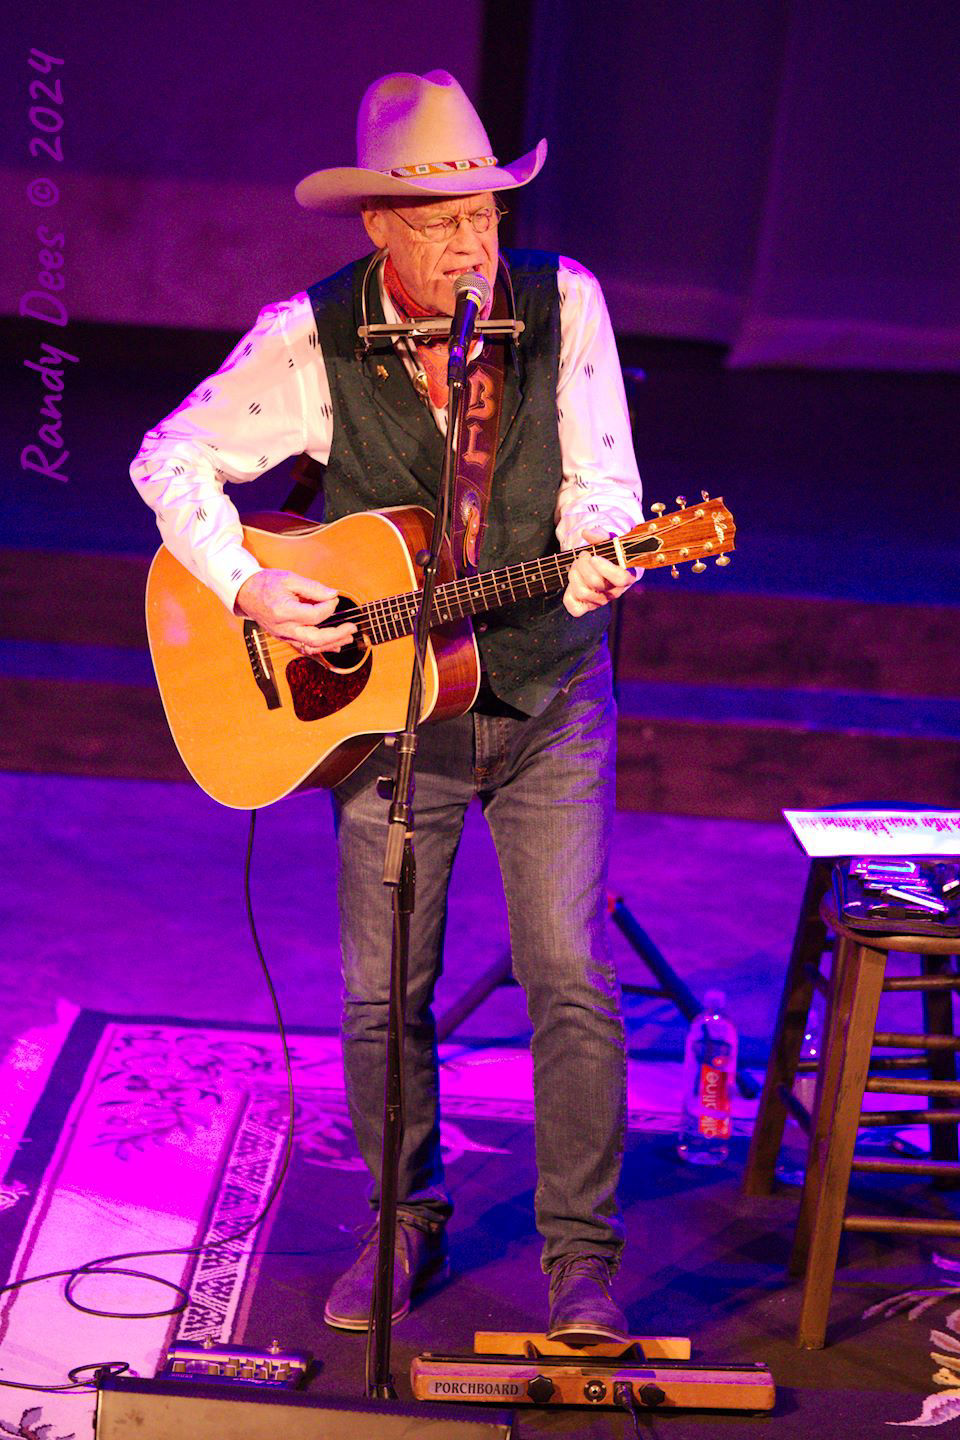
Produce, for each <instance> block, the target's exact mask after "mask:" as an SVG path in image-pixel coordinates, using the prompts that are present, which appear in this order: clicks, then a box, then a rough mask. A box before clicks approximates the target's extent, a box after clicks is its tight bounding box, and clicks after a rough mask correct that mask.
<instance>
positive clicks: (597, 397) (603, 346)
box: [555, 256, 643, 550]
mask: <svg viewBox="0 0 960 1440" xmlns="http://www.w3.org/2000/svg"><path fill="white" fill-rule="evenodd" d="M557 284H558V285H559V287H560V375H559V379H558V382H557V412H558V424H559V431H560V451H561V455H562V459H563V480H562V482H561V484H560V488H559V490H558V492H557V505H556V512H555V519H556V523H557V539H558V540H559V542H560V546H561V548H562V549H564V550H566V549H570V548H572V547H573V546H575V545H576V544H578V543H579V541H580V538H581V532H582V531H583V530H584V529H587V530H589V529H590V528H591V527H592V526H593V525H594V524H599V526H600V528H601V529H604V528H610V529H613V530H615V531H616V532H617V534H622V533H623V532H624V531H626V530H629V529H631V528H632V526H634V525H638V524H639V523H640V521H641V520H642V519H643V510H642V507H641V495H642V491H641V486H640V476H639V473H638V471H637V460H636V455H635V454H634V449H633V437H632V435H631V433H630V417H629V415H628V413H627V400H626V395H625V394H624V389H623V375H622V373H621V370H620V359H619V356H618V355H617V346H616V341H615V340H614V337H613V327H612V326H611V324H610V316H609V314H608V312H607V306H606V302H605V300H604V298H603V292H602V291H601V289H600V285H599V282H598V281H597V279H596V277H595V276H593V275H591V273H590V271H589V270H586V269H584V267H583V266H582V265H578V264H577V262H576V261H575V260H569V259H567V258H566V256H561V257H560V268H559V270H558V272H557Z"/></svg>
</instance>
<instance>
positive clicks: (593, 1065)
mask: <svg viewBox="0 0 960 1440" xmlns="http://www.w3.org/2000/svg"><path fill="white" fill-rule="evenodd" d="M615 728H616V709H615V706H614V702H613V696H612V691H611V677H610V660H609V656H608V653H607V649H606V646H605V645H604V646H603V647H601V649H600V650H598V651H595V652H593V654H591V655H589V656H588V657H587V658H586V659H585V660H584V661H583V662H582V663H581V665H580V666H579V667H578V669H577V670H576V671H575V672H574V673H573V675H572V677H571V678H570V680H569V681H568V682H567V684H566V685H565V687H564V688H563V689H561V690H560V692H559V693H558V694H557V695H556V696H555V697H554V699H553V700H552V701H551V702H550V704H549V705H548V706H547V708H546V709H545V710H544V711H543V713H542V714H541V715H539V716H535V717H533V718H531V719H513V718H506V717H501V716H485V715H476V714H473V713H471V714H468V715H464V716H462V717H460V718H459V719H457V720H450V721H444V722H441V723H440V724H437V725H426V726H424V727H423V728H422V729H421V731H420V735H419V748H418V751H417V764H416V796H415V850H416V871H417V892H416V908H415V910H414V913H413V915H412V917H411V939H410V969H409V979H408V990H407V1020H406V1035H405V1048H404V1065H405V1093H406V1127H405V1133H404V1141H403V1149H402V1154H401V1162H400V1180H399V1192H398V1193H399V1198H400V1204H401V1206H402V1208H403V1210H404V1211H406V1212H408V1213H410V1215H411V1218H419V1219H420V1220H421V1222H422V1223H431V1224H433V1223H436V1222H442V1221H444V1220H446V1219H447V1217H448V1216H449V1215H450V1212H451V1208H452V1207H451V1203H450V1197H449V1194H448V1192H447V1190H446V1188H445V1185H444V1176H443V1165H442V1161H441V1157H440V1131H439V1121H438V1106H437V1092H438V1075H437V1048H436V1028H435V1024H434V1019H433V1015H432V1012H431V1008H430V1007H431V1002H432V999H433V992H434V985H435V982H436V979H437V976H438V975H439V973H440V967H441V961H442V951H443V934H444V928H445V922H446V904H447V886H448V882H449V878H450V871H451V867H452V865H453V860H454V856H455V854H456V851H457V846H458V844H459V841H460V835H461V831H462V828H463V818H464V814H465V812H466V809H467V806H468V805H469V803H470V801H471V799H472V798H473V796H474V795H479V797H480V800H481V803H482V806H483V811H484V814H485V816H486V819H487V822H488V824H489V826H490V831H491V834H492V836H493V840H494V843H495V845H496V849H497V856H498V859H499V863H500V871H501V875H502V877H503V885H504V891H505V894H506V901H507V912H508V916H509V922H510V942H511V949H512V955H513V971H514V975H515V976H516V978H517V980H518V981H519V983H520V984H521V985H522V986H523V988H524V990H525V992H526V999H527V1009H528V1013H529V1016H530V1020H531V1022H532V1025H533V1040H532V1050H533V1069H534V1096H535V1109H536V1132H535V1138H536V1155H537V1170H538V1177H539V1178H538V1184H537V1190H536V1201H535V1211H536V1223H537V1228H538V1229H539V1231H540V1233H541V1235H542V1236H543V1240H544V1249H543V1261H542V1263H543V1267H544V1269H545V1270H546V1269H549V1267H550V1265H551V1264H552V1263H553V1262H554V1261H555V1260H557V1259H558V1258H559V1256H561V1255H564V1254H568V1253H569V1252H570V1251H591V1252H593V1253H595V1254H598V1255H601V1256H603V1257H604V1258H605V1259H607V1260H608V1261H610V1262H611V1264H612V1266H613V1268H614V1269H616V1267H617V1264H618V1262H619V1257H620V1252H621V1250H622V1247H623V1223H622V1219H621V1215H620V1210H619V1207H618V1203H617V1184H618V1180H619V1174H620V1163H621V1159H622V1155H623V1138H624V1128H625V1121H626V1062H625V1047H624V1036H623V1021H622V1019H621V1015H620V992H619V985H618V982H617V978H616V975H615V973H614V969H613V963H612V959H611V954H610V945H609V936H608V932H607V918H606V891H607V862H608V853H609V848H610V833H611V821H612V815H613V803H614V797H613V790H614V748H615ZM392 770H393V759H392V752H387V754H386V755H385V754H384V753H383V750H382V748H381V749H378V751H377V752H375V754H374V755H372V756H371V757H370V758H369V759H368V760H367V761H366V762H365V763H364V764H363V765H362V766H361V767H360V768H359V769H358V770H357V771H355V772H354V774H353V775H351V776H350V778H349V779H348V780H346V781H344V783H343V784H342V785H340V786H338V787H337V789H336V790H335V792H334V813H335V818H336V824H337V833H338V837H339V857H340V858H339V876H338V896H339V908H340V927H341V944H342V949H343V978H344V1005H343V1027H342V1028H343V1055H344V1069H345V1074H346V1086H347V1099H348V1103H349V1106H350V1113H351V1117H352V1120H353V1126H354V1131H355V1134H356V1139H357V1144H358V1146H359V1149H360V1153H361V1154H362V1156H363V1158H364V1160H365V1161H366V1164H367V1166H368V1168H369V1169H370V1172H371V1174H372V1175H373V1176H374V1177H378V1176H379V1172H380V1143H381V1132H382V1122H383V1103H384V1065H385V1036H386V1026H387V1007H388V1002H389V983H388V977H389V967H390V936H391V898H390V895H389V893H388V891H387V890H386V888H385V887H384V885H383V884H382V881H381V873H382V868H383V853H384V843H385V831H386V816H387V808H388V806H387V802H386V801H384V800H382V799H380V798H379V797H378V795H377V793H376V779H377V776H378V775H381V774H385V773H392ZM373 1203H374V1204H376V1179H375V1184H374V1191H373Z"/></svg>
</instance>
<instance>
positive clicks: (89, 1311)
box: [0, 810, 295, 1395]
mask: <svg viewBox="0 0 960 1440" xmlns="http://www.w3.org/2000/svg"><path fill="white" fill-rule="evenodd" d="M256 825H257V811H256V810H251V811H250V829H249V831H248V834H247V849H246V856H245V859H244V866H243V890H244V901H245V906H246V914H247V922H248V924H249V927H250V935H251V938H252V940H253V945H254V949H255V950H256V953H257V959H258V961H259V962H260V969H261V970H262V972H263V978H264V980H265V981H266V986H267V990H268V992H269V995H270V1000H271V1003H272V1005H273V1013H274V1016H275V1018H276V1025H277V1033H278V1035H279V1037H280V1045H281V1047H282V1050H283V1060H284V1066H285V1071H286V1080H287V1133H286V1138H285V1141H284V1147H283V1159H282V1161H281V1163H280V1169H279V1171H278V1172H277V1175H276V1177H275V1179H274V1181H273V1184H272V1185H271V1187H270V1190H269V1192H268V1194H267V1198H266V1200H265V1201H264V1202H263V1205H262V1206H261V1208H260V1210H259V1212H258V1213H257V1214H256V1215H255V1216H254V1218H253V1219H252V1220H249V1221H248V1222H247V1223H246V1225H243V1226H242V1227H241V1228H240V1229H239V1230H235V1231H234V1232H233V1233H232V1234H230V1235H226V1236H224V1238H223V1239H222V1240H206V1241H204V1243H203V1244H202V1245H176V1246H173V1247H172V1248H170V1249H164V1250H126V1251H124V1252H123V1253H122V1254H118V1255H99V1256H97V1257H96V1259H94V1260H86V1261H84V1262H83V1264H81V1265H75V1266H73V1267H72V1268H71V1269H67V1270H50V1271H47V1272H46V1273H45V1274H43V1275H25V1276H23V1278H22V1279H20V1280H14V1281H12V1282H11V1283H9V1284H7V1285H0V1295H7V1294H10V1292H11V1291H14V1290H22V1289H23V1288H24V1287H25V1286H27V1285H38V1284H39V1283H40V1282H41V1281H42V1280H61V1279H66V1284H65V1285H64V1289H63V1294H64V1299H65V1300H66V1302H67V1304H68V1305H70V1306H72V1308H73V1309H74V1310H80V1311H82V1312H83V1313H84V1314H85V1315H94V1316H96V1317H97V1318H98V1319H104V1320H157V1319H161V1318H163V1317H164V1316H167V1315H180V1314H182V1312H183V1311H184V1310H185V1309H186V1308H187V1306H188V1305H189V1303H190V1291H189V1289H188V1288H187V1286H186V1285H180V1284H178V1283H177V1282H176V1281H175V1280H167V1279H165V1278H164V1276H162V1275H154V1274H152V1273H151V1272H150V1271H148V1270H131V1269H128V1268H127V1266H126V1265H122V1264H121V1263H120V1262H121V1261H127V1260H149V1259H154V1258H156V1257H158V1256H166V1255H183V1256H199V1255H203V1254H206V1253H207V1252H209V1251H211V1250H223V1249H225V1248H226V1247H227V1246H229V1245H234V1244H235V1243H236V1242H237V1241H238V1240H242V1239H243V1238H244V1237H245V1236H247V1235H249V1234H250V1232H251V1231H252V1230H255V1229H256V1228H257V1226H258V1225H260V1224H261V1222H262V1221H263V1220H264V1219H265V1218H266V1216H267V1214H268V1213H269V1211H270V1210H271V1209H272V1207H273V1205H274V1204H275V1202H276V1200H277V1197H278V1196H279V1194H280V1187H281V1186H282V1184H283V1181H284V1179H285V1177H286V1174H287V1171H288V1169H289V1168H290V1159H291V1156H292V1154H293V1126H294V1114H295V1100H294V1090H293V1066H292V1063H291V1060H290V1049H289V1046H288V1044H287V1032H286V1028H285V1027H284V1023H283V1016H282V1014H281V1013H280V1003H279V1001H278V999H277V992H276V989H275V988H274V984H273V979H272V978H271V975H270V971H269V969H268V967H267V962H266V958H265V956H264V953H263V949H262V947H261V944H260V936H259V934H258V932H257V925H256V919H255V917H254V913H253V900H252V897H251V894H250V870H251V865H252V860H253V841H254V835H255V833H256ZM250 1253H251V1254H261V1255H262V1254H266V1253H267V1252H266V1251H256V1250H254V1251H251V1252H250ZM90 1275H125V1276H129V1277H130V1278H135V1279H138V1280H147V1281H150V1282H151V1283H152V1284H156V1285H160V1286H163V1288H164V1289H166V1290H172V1291H173V1292H174V1294H175V1295H176V1296H178V1297H179V1298H178V1299H177V1300H176V1302H175V1303H174V1304H173V1305H170V1306H168V1307H167V1308H166V1309H164V1310H134V1311H124V1310H101V1309H99V1308H98V1307H96V1306H93V1305H83V1304H81V1303H80V1301H79V1300H77V1299H76V1298H75V1297H74V1293H73V1292H74V1290H75V1288H76V1286H77V1285H79V1283H80V1281H81V1280H83V1279H84V1277H85V1276H90ZM129 1370H130V1365H129V1364H128V1362H127V1361H125V1360H100V1361H93V1362H91V1363H89V1364H85V1365H75V1366H74V1367H73V1369H72V1370H69V1371H68V1372H67V1376H68V1380H69V1382H70V1383H69V1384H61V1385H35V1384H29V1383H28V1382H27V1381H24V1380H2V1379H0V1386H3V1387H5V1388H7V1389H10V1390H36V1391H40V1392H42V1393H44V1394H46V1395H57V1394H70V1393H71V1392H80V1391H89V1390H91V1389H95V1388H96V1386H97V1383H98V1381H99V1379H100V1378H101V1377H102V1376H104V1375H122V1374H123V1373H124V1372H125V1371H129ZM86 1371H89V1372H91V1374H90V1378H88V1379H82V1378H81V1376H82V1375H83V1374H84V1372H86Z"/></svg>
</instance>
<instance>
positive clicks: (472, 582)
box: [362, 539, 658, 643]
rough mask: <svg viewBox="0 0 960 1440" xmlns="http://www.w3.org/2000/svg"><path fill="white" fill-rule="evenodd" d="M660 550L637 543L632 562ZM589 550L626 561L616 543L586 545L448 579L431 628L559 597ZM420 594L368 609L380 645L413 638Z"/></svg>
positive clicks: (377, 603) (371, 631) (440, 591)
mask: <svg viewBox="0 0 960 1440" xmlns="http://www.w3.org/2000/svg"><path fill="white" fill-rule="evenodd" d="M657 548H658V545H657V541H656V540H654V539H650V540H648V541H647V542H646V543H644V542H643V541H641V542H639V544H638V543H636V542H634V544H633V545H632V546H631V553H630V556H629V561H630V564H631V565H634V564H643V555H644V552H645V551H649V552H651V553H652V552H654V551H656V550H657ZM584 552H587V553H589V554H591V555H602V556H603V557H604V559H606V560H611V561H613V563H614V564H619V563H620V555H619V554H618V550H617V544H616V542H615V541H613V540H604V541H602V542H601V543H600V544H597V545H584V546H582V547H581V548H580V549H577V550H561V551H560V552H559V553H558V554H556V555H545V556H544V557H543V558H542V559H540V560H525V561H523V562H522V563H521V564H519V565H504V566H502V567H501V568H500V569H499V570H485V571H483V572H482V573H480V574H477V575H472V576H464V577H463V578H462V579H460V580H448V581H447V582H446V583H445V584H443V585H438V586H437V588H436V590H435V592H434V597H433V615H432V619H431V627H432V626H434V625H443V624H445V623H447V622H448V621H451V620H464V619H466V618H467V616H469V615H481V614H483V613H485V612H487V611H490V610H499V609H501V608H502V607H503V606H504V605H513V604H514V603H515V602H516V601H518V600H530V599H533V598H534V597H535V596H539V595H554V594H556V593H557V591H559V590H563V589H565V587H566V584H567V577H568V575H569V573H570V567H571V565H572V564H573V562H574V560H576V558H577V556H578V555H581V554H583V553H584ZM420 593H421V592H420V591H419V590H410V591H408V592H407V593H406V594H405V595H392V596H389V597H388V598H387V599H385V600H376V601H374V602H373V603H372V604H370V605H366V606H364V607H363V610H364V616H365V619H366V620H367V621H368V624H369V632H368V633H369V634H370V638H371V639H372V640H373V641H374V643H377V642H378V641H381V640H396V639H397V638H398V637H399V636H401V635H410V634H412V632H413V627H414V624H415V621H416V615H417V609H418V607H419V604H420ZM362 628H364V629H365V630H367V628H368V627H367V625H364V626H363V627H362Z"/></svg>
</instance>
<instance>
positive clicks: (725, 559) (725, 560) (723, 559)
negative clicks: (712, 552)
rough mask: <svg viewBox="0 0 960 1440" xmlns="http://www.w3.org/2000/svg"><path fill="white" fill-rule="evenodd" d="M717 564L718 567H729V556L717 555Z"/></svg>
mask: <svg viewBox="0 0 960 1440" xmlns="http://www.w3.org/2000/svg"><path fill="white" fill-rule="evenodd" d="M717 564H718V565H729V564H730V556H729V555H718V556H717Z"/></svg>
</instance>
